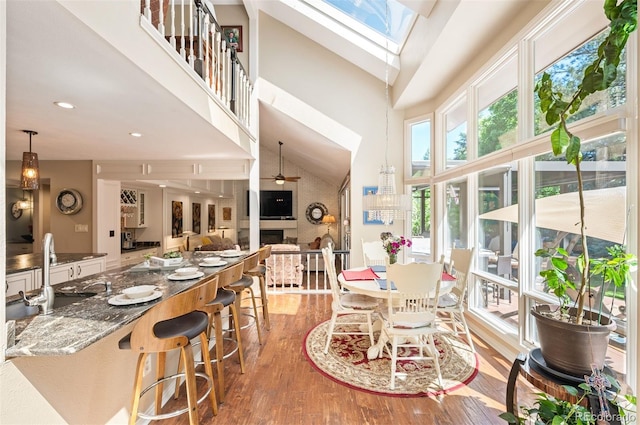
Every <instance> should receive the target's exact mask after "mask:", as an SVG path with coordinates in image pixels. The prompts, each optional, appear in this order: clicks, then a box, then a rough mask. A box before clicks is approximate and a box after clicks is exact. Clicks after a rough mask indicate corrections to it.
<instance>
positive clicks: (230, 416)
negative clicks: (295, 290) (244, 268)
mask: <svg viewBox="0 0 640 425" xmlns="http://www.w3.org/2000/svg"><path fill="white" fill-rule="evenodd" d="M269 305H270V308H271V330H270V331H266V330H264V332H263V338H264V342H263V345H262V346H260V345H259V344H258V340H257V333H256V330H255V327H251V328H248V329H246V330H244V331H243V338H244V344H245V350H244V351H245V362H246V373H245V374H240V368H239V365H238V362H237V356H232V357H231V358H230V359H228V360H227V361H226V364H225V366H226V367H225V369H226V374H225V379H226V388H227V393H226V399H225V402H224V403H223V404H221V405H220V406H219V413H218V415H217V416H215V417H214V416H213V415H212V413H211V408H210V406H209V405H208V403H207V402H204V403H202V404H201V405H200V408H199V414H200V422H201V423H202V424H238V425H242V424H247V425H254V424H255V425H258V424H264V425H267V424H287V425H288V424H305V425H313V424H335V425H350V424H393V425H405V424H406V425H409V424H437V425H463V424H476V425H480V424H503V423H505V422H504V421H502V420H501V419H500V418H498V415H499V414H500V413H501V412H503V411H504V410H505V406H504V399H505V393H506V380H507V376H508V374H509V369H510V367H511V362H510V361H508V360H506V359H504V358H502V357H501V356H500V355H499V354H497V353H496V352H495V351H494V350H493V349H492V348H491V347H489V346H487V345H486V344H485V343H484V342H483V341H481V340H479V339H475V340H474V342H475V344H476V350H477V352H478V354H479V356H480V372H479V374H478V375H477V376H476V378H475V379H474V380H473V381H472V382H471V383H470V384H469V385H468V386H467V387H464V388H462V389H459V390H457V391H454V392H453V393H452V394H448V395H444V396H441V397H440V398H398V397H383V396H378V395H373V394H368V393H364V392H361V391H356V390H353V389H350V388H347V387H345V386H342V385H340V384H337V383H335V382H333V381H332V380H330V379H328V378H326V377H324V376H323V375H321V374H320V373H318V372H317V371H316V370H315V369H314V368H313V367H312V366H311V365H310V364H309V362H308V361H307V360H306V358H305V356H304V354H303V348H302V342H303V339H304V337H305V335H306V333H307V332H308V331H309V330H310V329H311V328H312V327H313V326H315V325H316V324H318V323H320V322H322V321H324V320H328V319H329V318H330V317H331V296H330V295H328V294H326V295H325V294H302V295H300V294H278V295H273V296H270V304H269ZM263 329H264V328H263ZM214 370H215V367H214ZM519 381H520V382H519V383H518V389H519V396H520V400H519V401H522V397H523V396H526V394H527V393H530V389H529V388H528V387H527V385H528V384H526V383H524V382H523V381H522V379H520V380H519ZM181 393H182V394H184V391H182V392H181ZM172 403H173V402H171V403H169V404H168V405H167V406H165V409H166V410H170V409H171V408H172V406H171V404H172ZM162 423H163V424H170V425H174V424H176V425H177V424H188V416H187V415H186V414H184V415H181V416H180V417H177V418H173V419H169V420H165V421H163V422H162Z"/></svg>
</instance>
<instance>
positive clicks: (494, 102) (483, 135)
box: [477, 54, 518, 157]
mask: <svg viewBox="0 0 640 425" xmlns="http://www.w3.org/2000/svg"><path fill="white" fill-rule="evenodd" d="M517 59H518V56H517V55H516V54H513V55H510V56H509V57H508V58H507V60H505V61H504V63H502V64H501V66H499V67H497V69H496V70H495V71H494V72H493V73H491V75H490V76H489V77H487V78H485V79H484V80H483V81H482V82H481V83H479V84H478V90H477V97H478V111H479V112H478V157H482V156H484V155H487V154H489V153H491V152H495V151H497V150H500V149H502V148H506V147H509V146H512V145H514V144H515V143H516V142H517V130H518V90H517V89H516V87H517V85H518V79H517V77H518V60H517Z"/></svg>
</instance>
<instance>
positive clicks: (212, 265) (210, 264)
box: [198, 261, 228, 267]
mask: <svg viewBox="0 0 640 425" xmlns="http://www.w3.org/2000/svg"><path fill="white" fill-rule="evenodd" d="M226 264H228V263H227V262H226V261H218V262H217V263H215V264H213V263H200V264H198V265H199V266H200V267H220V266H224V265H226Z"/></svg>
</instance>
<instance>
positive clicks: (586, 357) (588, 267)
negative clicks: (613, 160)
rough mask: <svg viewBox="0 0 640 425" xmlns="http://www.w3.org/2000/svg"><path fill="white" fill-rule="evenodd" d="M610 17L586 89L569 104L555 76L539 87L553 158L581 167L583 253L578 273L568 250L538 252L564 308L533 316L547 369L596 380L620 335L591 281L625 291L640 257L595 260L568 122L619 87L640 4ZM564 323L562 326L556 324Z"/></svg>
mask: <svg viewBox="0 0 640 425" xmlns="http://www.w3.org/2000/svg"><path fill="white" fill-rule="evenodd" d="M604 12H605V15H606V16H607V18H608V19H609V21H610V25H609V29H610V31H609V34H608V36H607V37H606V38H605V39H604V40H603V41H602V43H601V44H600V45H599V47H598V52H597V55H596V58H595V59H594V60H593V62H592V63H591V64H589V65H588V66H587V67H586V68H585V70H584V75H583V78H582V81H581V83H580V85H579V86H578V88H577V90H576V91H575V92H574V93H573V94H572V95H571V96H570V97H569V99H568V100H567V99H565V98H564V96H563V94H562V93H561V91H560V90H557V89H556V88H554V83H553V81H552V79H551V76H550V75H549V74H547V73H544V74H543V76H542V78H541V79H540V81H539V82H538V83H537V84H536V87H535V92H536V94H537V95H538V97H539V99H540V109H541V111H542V112H543V113H544V114H545V120H546V122H547V124H549V125H551V126H555V128H554V130H553V131H552V133H551V147H552V150H553V154H554V155H555V156H559V155H565V157H566V160H567V163H568V164H571V165H573V166H574V167H575V171H576V174H577V180H578V187H577V191H578V197H579V201H580V221H579V224H580V236H581V243H582V253H581V254H580V256H579V257H578V258H577V260H576V268H575V269H573V268H572V267H571V266H570V265H569V261H568V260H569V253H568V252H567V251H566V250H564V249H562V248H555V249H542V250H538V251H537V252H536V255H537V256H540V257H547V259H548V260H549V263H550V265H551V267H550V268H549V269H548V270H544V271H542V272H540V275H541V276H542V277H543V278H544V279H545V282H546V284H547V287H548V288H549V289H550V290H551V291H552V292H553V293H554V294H555V295H556V296H558V298H559V299H560V308H552V307H550V306H548V305H541V306H536V307H534V309H533V310H532V314H533V315H534V317H535V318H536V324H537V329H538V336H539V339H540V346H541V351H542V356H543V358H544V359H545V361H546V362H547V364H548V365H549V366H550V367H552V368H554V369H557V370H560V371H563V372H567V373H571V374H574V375H577V376H580V375H582V374H590V373H591V364H592V363H594V362H595V363H596V365H597V366H598V368H600V369H602V367H603V365H604V358H605V354H606V349H607V346H608V339H609V333H610V332H611V330H613V329H615V323H614V322H613V321H612V319H611V318H610V317H605V315H604V314H602V310H601V309H599V310H600V312H597V311H596V312H593V311H589V310H586V311H585V301H586V298H587V295H588V294H591V282H590V279H591V277H592V276H593V275H594V274H599V275H602V276H603V280H604V282H606V283H613V284H614V285H616V287H620V286H622V285H624V283H625V282H626V281H627V278H628V274H629V267H630V266H631V265H633V264H635V257H634V256H633V255H630V254H626V253H625V250H624V247H620V246H614V247H613V248H611V249H610V250H609V254H610V257H609V258H600V259H596V260H593V259H590V258H589V251H588V246H587V236H586V223H585V220H584V217H585V202H584V196H583V180H582V171H581V167H580V164H581V161H582V152H581V150H580V138H579V137H577V136H576V135H574V134H573V133H571V131H570V130H569V128H568V127H567V121H568V119H569V118H570V117H571V116H572V115H573V114H575V113H577V112H578V111H579V109H580V106H581V105H582V101H583V100H584V99H585V98H586V97H587V96H588V95H590V94H592V93H595V92H598V91H602V90H606V89H608V88H609V87H610V86H611V85H612V84H613V82H614V80H615V78H616V75H617V69H618V64H619V63H620V57H621V55H622V52H623V49H624V47H625V45H626V43H627V39H628V37H629V34H630V33H631V32H633V31H634V30H635V29H636V27H637V0H623V1H622V2H621V3H620V4H617V0H605V2H604ZM571 289H575V290H576V291H577V294H576V296H575V298H576V302H575V306H574V307H571V308H567V300H568V299H569V298H568V295H567V294H568V291H569V290H571ZM558 318H559V319H561V320H562V322H559V321H558V320H556V319H558ZM560 323H564V324H560ZM565 324H566V325H565ZM580 335H582V336H584V337H585V339H584V340H582V342H581V340H580V339H579V338H578V336H580ZM598 338H599V342H598V341H597V340H598ZM563 343H566V344H564V345H563ZM585 344H586V345H585ZM587 346H589V347H590V349H587V348H586V347H587ZM596 351H597V352H596Z"/></svg>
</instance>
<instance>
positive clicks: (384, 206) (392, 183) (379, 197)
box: [363, 1, 411, 226]
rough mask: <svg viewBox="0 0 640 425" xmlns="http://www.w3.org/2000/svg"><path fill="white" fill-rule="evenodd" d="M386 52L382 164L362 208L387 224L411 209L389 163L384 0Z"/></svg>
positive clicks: (370, 216)
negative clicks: (384, 124)
mask: <svg viewBox="0 0 640 425" xmlns="http://www.w3.org/2000/svg"><path fill="white" fill-rule="evenodd" d="M385 36H386V53H385V69H384V90H385V92H384V95H385V123H386V127H385V153H384V162H385V163H384V165H382V166H381V167H380V173H379V174H378V191H377V192H376V193H375V194H368V195H365V196H364V202H363V208H364V209H365V210H366V211H368V219H369V220H376V221H381V222H382V223H383V224H385V225H387V226H388V225H389V224H391V223H392V222H393V220H394V219H397V220H403V219H404V217H405V212H406V211H409V210H411V199H410V198H409V196H408V195H402V194H398V193H396V177H395V176H396V169H395V167H393V166H390V165H389V160H388V154H389V4H388V2H387V1H385Z"/></svg>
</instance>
